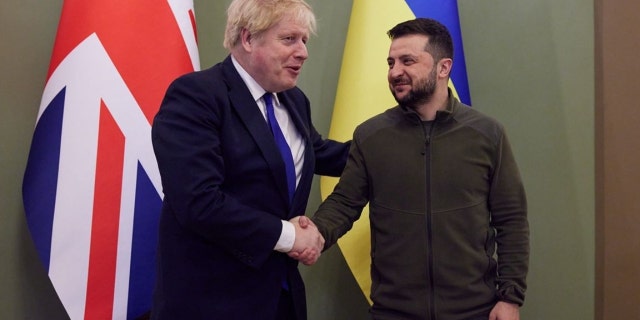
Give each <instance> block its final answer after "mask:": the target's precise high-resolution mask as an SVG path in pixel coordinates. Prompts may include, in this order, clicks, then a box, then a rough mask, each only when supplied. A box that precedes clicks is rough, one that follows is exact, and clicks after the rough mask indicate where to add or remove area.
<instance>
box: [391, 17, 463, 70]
mask: <svg viewBox="0 0 640 320" xmlns="http://www.w3.org/2000/svg"><path fill="white" fill-rule="evenodd" d="M414 34H420V35H425V36H427V37H428V38H429V41H428V43H427V46H426V47H425V48H424V50H425V51H427V52H429V53H430V54H431V55H432V56H433V58H434V59H435V60H436V61H439V60H440V59H442V58H451V59H453V41H452V40H451V34H449V30H447V27H445V26H444V25H443V24H442V23H440V22H438V21H436V20H434V19H429V18H416V19H413V20H408V21H405V22H401V23H399V24H397V25H396V26H395V27H393V28H392V29H391V30H389V31H388V32H387V35H388V36H389V38H390V39H392V40H393V39H397V38H401V37H404V36H408V35H414Z"/></svg>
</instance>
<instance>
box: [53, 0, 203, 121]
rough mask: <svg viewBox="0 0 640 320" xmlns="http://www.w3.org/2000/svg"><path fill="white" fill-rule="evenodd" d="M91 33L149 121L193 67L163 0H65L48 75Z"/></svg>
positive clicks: (169, 10) (176, 26) (173, 18)
mask: <svg viewBox="0 0 640 320" xmlns="http://www.w3.org/2000/svg"><path fill="white" fill-rule="evenodd" d="M194 21H195V20H194ZM194 30H195V29H194ZM92 33H96V34H97V35H98V38H99V39H100V41H101V42H102V44H103V45H104V47H105V49H106V51H107V53H108V54H109V57H111V60H113V62H114V64H115V66H116V68H117V69H118V72H120V75H121V76H122V78H123V79H124V82H125V83H126V84H127V87H128V88H129V90H130V91H131V93H132V94H133V96H134V97H135V99H136V101H137V102H138V104H139V105H140V108H141V109H142V112H143V113H144V114H145V116H146V118H147V120H148V121H149V123H151V122H152V120H153V117H154V116H155V114H156V113H157V112H158V107H159V106H160V102H162V97H163V96H164V92H165V91H166V90H167V87H168V86H169V83H171V81H173V80H174V79H175V78H176V77H177V76H179V75H182V74H185V73H187V72H190V71H193V65H192V64H191V58H190V57H189V51H188V50H187V46H186V44H185V43H184V40H183V39H182V34H181V33H180V28H179V27H178V25H177V24H176V19H175V17H174V16H173V12H172V11H171V7H170V6H169V3H168V2H167V1H157V0H136V1H108V0H102V1H85V0H64V3H63V7H62V15H61V16H60V23H59V25H58V34H57V36H56V41H55V45H54V48H53V53H52V56H51V64H50V65H49V74H48V76H47V78H49V77H50V76H51V74H52V73H53V71H54V70H55V69H56V68H57V67H58V65H59V64H60V62H61V61H62V60H63V59H64V58H65V57H66V56H67V55H68V54H69V52H71V50H73V49H74V48H75V47H77V46H78V44H79V43H80V42H81V41H83V40H84V39H86V38H87V37H88V36H89V35H91V34H92Z"/></svg>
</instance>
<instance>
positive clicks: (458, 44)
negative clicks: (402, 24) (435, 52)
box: [405, 0, 471, 105]
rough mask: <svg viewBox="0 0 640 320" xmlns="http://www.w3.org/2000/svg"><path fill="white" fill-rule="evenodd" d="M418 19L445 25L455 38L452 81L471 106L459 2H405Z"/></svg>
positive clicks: (426, 0) (408, 0)
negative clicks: (433, 20) (435, 21)
mask: <svg viewBox="0 0 640 320" xmlns="http://www.w3.org/2000/svg"><path fill="white" fill-rule="evenodd" d="M405 1H406V2H407V5H408V6H409V8H411V11H413V14H414V15H415V16H416V17H417V18H432V19H435V20H438V21H440V22H441V23H442V24H444V25H445V26H446V27H447V29H449V33H450V34H451V37H452V38H453V49H454V53H453V61H454V62H453V68H452V69H451V81H453V84H454V85H455V87H456V91H457V92H458V96H459V97H460V101H462V102H463V103H465V104H468V105H471V93H470V92H469V80H468V79H467V65H466V63H465V59H464V49H463V47H462V31H461V29H460V18H459V16H458V2H457V1H455V0H405Z"/></svg>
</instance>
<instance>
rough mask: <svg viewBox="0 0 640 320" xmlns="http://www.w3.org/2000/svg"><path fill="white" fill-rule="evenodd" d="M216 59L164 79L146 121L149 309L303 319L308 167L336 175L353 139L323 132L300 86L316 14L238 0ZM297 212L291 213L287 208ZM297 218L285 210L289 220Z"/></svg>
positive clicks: (308, 259)
mask: <svg viewBox="0 0 640 320" xmlns="http://www.w3.org/2000/svg"><path fill="white" fill-rule="evenodd" d="M227 14H228V21H227V27H226V31H225V39H224V46H225V48H227V49H228V50H229V51H230V55H229V56H228V57H227V58H226V59H225V60H224V61H222V62H220V63H218V64H216V65H215V66H213V67H211V68H209V69H207V70H204V71H201V72H194V73H190V74H187V75H184V76H182V77H180V78H178V79H177V80H175V81H174V82H173V83H172V84H171V86H170V87H169V88H168V90H167V93H166V95H165V98H164V100H163V102H162V105H161V107H160V110H159V112H158V114H157V115H156V117H155V119H154V122H153V129H152V138H153V146H154V151H155V153H156V157H157V159H158V166H159V169H160V175H161V177H162V186H163V191H164V202H163V209H162V216H161V219H160V232H159V245H158V274H157V283H156V288H155V291H154V302H153V309H152V313H151V316H152V318H153V319H225V320H226V319H252V320H253V319H264V320H274V319H277V320H284V319H297V320H304V319H306V304H305V289H304V284H303V282H302V278H301V276H300V273H299V272H298V269H297V261H296V260H293V259H292V258H290V257H289V256H287V253H293V252H295V253H296V258H297V259H299V260H300V261H302V262H303V263H305V264H312V263H314V262H315V261H316V260H317V259H318V256H319V255H320V251H321V249H322V246H323V244H324V239H323V238H322V236H321V235H320V234H319V232H318V230H317V228H315V227H307V228H301V227H300V226H299V224H298V222H297V219H293V218H295V217H296V216H297V215H300V214H303V213H304V212H305V209H306V205H307V199H308V196H309V192H310V189H311V182H312V178H313V175H314V173H315V174H322V175H331V176H338V175H339V174H340V173H341V172H342V169H343V168H344V165H345V162H346V157H347V154H348V148H349V143H339V142H336V141H331V140H325V139H323V138H322V137H321V136H320V135H319V134H318V132H317V131H316V130H315V129H314V126H313V124H312V123H311V111H310V106H309V100H308V99H307V97H306V96H305V95H304V93H303V92H302V91H301V90H300V89H298V88H297V87H296V81H297V79H298V76H299V74H300V71H301V68H302V65H303V63H304V61H305V60H306V59H307V56H308V53H307V48H306V43H307V41H308V39H309V36H310V34H312V33H313V32H314V31H315V17H314V14H313V12H312V10H311V8H310V7H309V5H308V4H307V3H305V2H304V1H303V0H234V1H233V2H232V3H231V5H230V6H229V8H228V11H227ZM292 219H293V220H292ZM289 220H292V221H289Z"/></svg>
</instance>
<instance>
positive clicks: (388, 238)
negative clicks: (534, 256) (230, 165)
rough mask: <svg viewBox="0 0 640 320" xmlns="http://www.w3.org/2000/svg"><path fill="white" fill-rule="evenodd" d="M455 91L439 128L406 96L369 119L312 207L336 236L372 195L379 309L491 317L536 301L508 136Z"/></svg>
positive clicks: (452, 317)
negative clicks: (496, 309) (508, 306)
mask: <svg viewBox="0 0 640 320" xmlns="http://www.w3.org/2000/svg"><path fill="white" fill-rule="evenodd" d="M449 97H450V98H449V103H448V106H447V108H446V110H443V111H438V113H437V115H436V119H435V120H434V122H433V123H432V125H431V126H430V129H429V130H426V128H429V126H425V124H424V123H423V122H422V121H421V120H420V118H419V116H418V114H417V113H416V112H415V111H413V110H407V109H405V108H402V107H399V106H396V107H394V108H391V109H389V110H387V111H386V112H384V113H382V114H380V115H377V116H375V117H373V118H371V119H369V120H367V121H365V122H364V123H362V124H361V125H359V126H358V127H357V128H356V130H355V132H354V135H353V142H352V145H351V150H350V155H349V159H348V162H347V165H346V167H345V169H344V171H343V173H342V176H341V178H340V181H339V183H338V184H337V186H336V188H335V190H334V191H333V193H332V194H331V195H330V196H329V197H328V198H327V199H326V201H324V202H323V203H322V205H321V206H320V208H319V209H318V211H317V212H316V214H315V215H314V216H313V218H312V220H313V221H314V222H315V223H316V225H317V226H318V228H319V229H320V231H321V233H322V235H323V236H324V237H325V240H326V244H325V248H328V247H330V246H331V245H333V244H334V243H335V242H336V241H337V240H338V238H340V237H341V236H342V235H344V234H345V233H346V232H347V231H349V229H351V227H352V225H353V222H354V221H355V220H357V219H358V218H359V217H360V213H361V211H362V209H363V208H364V206H365V205H366V204H367V203H368V204H369V219H370V226H371V261H372V263H371V278H372V288H371V300H372V301H373V306H372V307H371V314H372V317H373V319H429V320H463V319H464V320H468V319H486V318H487V316H488V314H489V312H490V310H491V309H492V307H493V306H494V305H495V303H496V302H497V301H499V300H503V301H508V302H512V303H516V304H519V305H522V303H523V302H524V295H525V289H526V276H527V271H528V260H529V227H528V222H527V208H526V198H525V192H524V188H523V185H522V182H521V179H520V174H519V172H518V168H517V165H516V162H515V160H514V157H513V154H512V151H511V147H510V145H509V142H508V140H507V136H506V135H505V132H504V128H503V126H502V125H501V124H500V123H498V122H497V121H495V120H494V119H492V118H490V117H488V116H485V115H483V114H481V113H480V112H479V111H477V110H475V109H472V108H470V107H468V106H466V105H464V104H462V103H460V102H459V101H458V100H457V99H455V98H453V97H452V95H451V92H449ZM496 249H497V251H496ZM496 253H497V255H496ZM496 258H497V259H496Z"/></svg>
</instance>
